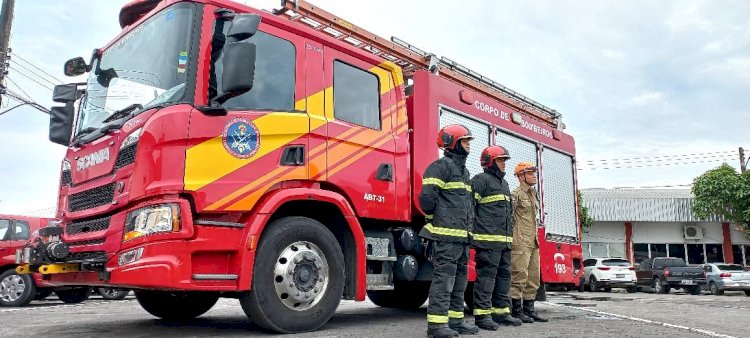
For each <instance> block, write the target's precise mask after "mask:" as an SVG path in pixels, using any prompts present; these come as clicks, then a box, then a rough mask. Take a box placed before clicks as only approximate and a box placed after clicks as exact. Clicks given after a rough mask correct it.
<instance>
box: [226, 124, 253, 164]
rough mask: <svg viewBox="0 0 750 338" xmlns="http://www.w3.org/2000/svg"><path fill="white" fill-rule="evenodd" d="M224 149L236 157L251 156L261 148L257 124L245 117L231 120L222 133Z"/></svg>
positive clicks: (244, 157)
mask: <svg viewBox="0 0 750 338" xmlns="http://www.w3.org/2000/svg"><path fill="white" fill-rule="evenodd" d="M222 141H223V143H224V149H226V150H227V152H229V153H230V154H232V156H234V157H236V158H241V159H246V158H250V157H252V156H253V155H255V153H256V152H257V151H258V148H260V133H259V132H258V128H257V127H255V125H254V124H253V123H252V122H250V121H248V120H245V119H243V118H235V119H232V120H230V121H229V122H228V123H227V125H226V126H225V127H224V132H223V133H222Z"/></svg>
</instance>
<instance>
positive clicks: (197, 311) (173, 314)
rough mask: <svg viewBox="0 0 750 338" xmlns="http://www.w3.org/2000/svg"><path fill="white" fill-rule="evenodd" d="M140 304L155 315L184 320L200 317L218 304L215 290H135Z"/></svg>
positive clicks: (165, 318) (166, 318)
mask: <svg viewBox="0 0 750 338" xmlns="http://www.w3.org/2000/svg"><path fill="white" fill-rule="evenodd" d="M134 292H135V299H136V300H138V304H140V305H141V307H142V308H143V309H144V310H146V312H148V313H150V314H151V315H153V316H154V317H159V318H161V319H164V320H174V321H183V320H189V319H193V318H195V317H198V316H200V315H202V314H204V313H206V312H208V310H211V308H212V307H213V306H214V305H215V304H216V302H217V301H218V300H219V294H217V293H213V292H169V291H134Z"/></svg>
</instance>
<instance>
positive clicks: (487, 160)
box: [479, 146, 510, 168]
mask: <svg viewBox="0 0 750 338" xmlns="http://www.w3.org/2000/svg"><path fill="white" fill-rule="evenodd" d="M497 158H505V159H509V158H510V153H508V150H507V149H505V148H503V147H501V146H489V147H487V148H484V150H482V156H480V157H479V165H481V166H483V167H485V168H490V167H492V163H493V162H495V159H497Z"/></svg>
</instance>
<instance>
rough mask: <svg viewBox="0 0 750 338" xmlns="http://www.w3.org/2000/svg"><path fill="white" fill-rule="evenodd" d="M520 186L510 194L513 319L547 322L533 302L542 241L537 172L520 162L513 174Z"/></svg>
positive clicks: (537, 285) (527, 163)
mask: <svg viewBox="0 0 750 338" xmlns="http://www.w3.org/2000/svg"><path fill="white" fill-rule="evenodd" d="M514 173H515V174H516V177H517V178H518V183H519V186H518V188H516V189H514V190H513V192H511V202H512V203H513V249H512V251H511V256H512V266H511V270H512V276H511V280H512V286H511V298H512V302H513V310H512V315H513V317H516V318H518V319H520V320H521V321H523V322H524V323H533V322H535V321H536V322H547V321H548V320H547V319H545V318H542V317H539V315H537V313H536V311H535V310H534V300H535V299H536V293H537V289H539V275H540V271H539V238H538V237H537V232H536V215H537V212H538V211H539V196H538V195H537V193H536V189H535V188H534V186H535V185H536V173H537V168H536V167H535V166H534V165H533V164H532V163H530V162H521V163H518V164H517V165H516V168H515V170H514Z"/></svg>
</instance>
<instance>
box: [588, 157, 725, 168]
mask: <svg viewBox="0 0 750 338" xmlns="http://www.w3.org/2000/svg"><path fill="white" fill-rule="evenodd" d="M729 159H734V157H731V158H729V157H727V158H717V159H713V160H705V161H690V162H674V163H654V164H644V165H635V166H614V167H612V166H608V167H600V168H597V167H586V168H578V170H611V169H633V168H646V167H664V166H677V165H690V164H696V163H712V162H724V163H726V162H727V160H729ZM603 165H608V164H603Z"/></svg>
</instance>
